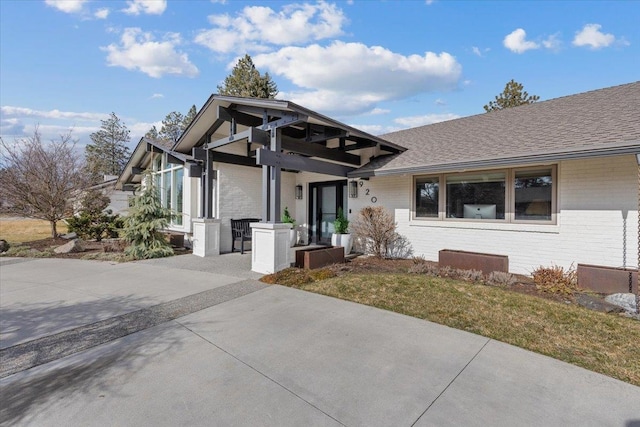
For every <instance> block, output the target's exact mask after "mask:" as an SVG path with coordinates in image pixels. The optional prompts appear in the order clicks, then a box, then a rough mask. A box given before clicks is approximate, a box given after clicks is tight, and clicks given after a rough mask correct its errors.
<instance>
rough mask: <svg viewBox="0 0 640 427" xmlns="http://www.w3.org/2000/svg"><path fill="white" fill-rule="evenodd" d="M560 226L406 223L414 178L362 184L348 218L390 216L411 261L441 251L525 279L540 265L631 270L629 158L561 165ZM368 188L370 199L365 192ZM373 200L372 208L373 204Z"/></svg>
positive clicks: (633, 220)
mask: <svg viewBox="0 0 640 427" xmlns="http://www.w3.org/2000/svg"><path fill="white" fill-rule="evenodd" d="M557 181H558V206H559V214H558V221H557V225H542V224H540V225H538V224H526V225H524V224H522V225H519V224H496V223H472V222H465V223H454V222H451V221H424V220H423V221H411V220H410V209H411V204H412V197H413V189H412V185H413V184H412V177H411V176H393V177H373V178H371V179H370V180H368V181H363V182H364V184H363V186H362V187H359V194H358V198H357V199H350V200H349V203H350V204H349V207H350V208H351V211H352V212H351V214H350V217H351V219H353V218H354V217H355V215H357V212H358V210H359V209H361V208H362V207H364V206H367V205H382V206H385V207H386V208H387V209H389V211H390V212H392V213H393V214H394V217H395V220H396V222H397V224H398V232H399V233H400V234H402V235H404V236H406V237H407V238H408V239H409V240H410V241H411V243H412V245H413V249H414V254H416V255H423V256H424V257H425V258H427V259H430V260H437V259H438V251H439V250H440V249H457V250H467V251H475V252H486V253H495V254H502V255H508V256H509V265H510V269H511V271H512V272H515V273H524V274H529V273H530V272H531V271H532V270H533V269H535V268H536V267H537V266H540V265H544V266H550V265H553V264H556V265H561V266H564V267H569V266H570V265H571V264H577V263H588V264H600V265H608V266H613V267H621V266H623V265H626V266H636V265H637V256H638V255H637V254H638V252H637V251H638V246H637V245H638V241H637V239H638V210H637V209H638V208H637V203H638V169H637V165H636V161H635V158H634V157H633V156H618V157H607V158H599V159H588V160H572V161H565V162H562V163H561V164H560V165H559V167H558V178H557ZM367 189H369V195H366V194H365V193H366V190H367ZM371 197H376V198H377V203H375V204H374V203H372V202H371Z"/></svg>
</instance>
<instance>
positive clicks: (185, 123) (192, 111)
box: [182, 105, 198, 132]
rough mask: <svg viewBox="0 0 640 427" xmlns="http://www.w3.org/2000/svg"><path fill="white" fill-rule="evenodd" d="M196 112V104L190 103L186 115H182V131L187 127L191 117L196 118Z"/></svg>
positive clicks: (191, 119)
mask: <svg viewBox="0 0 640 427" xmlns="http://www.w3.org/2000/svg"><path fill="white" fill-rule="evenodd" d="M197 114H198V110H197V109H196V106H195V105H192V106H191V108H189V112H188V113H187V115H186V116H184V120H182V132H184V131H185V130H186V129H187V128H188V127H189V125H190V124H191V122H192V121H193V119H195V118H196V115H197Z"/></svg>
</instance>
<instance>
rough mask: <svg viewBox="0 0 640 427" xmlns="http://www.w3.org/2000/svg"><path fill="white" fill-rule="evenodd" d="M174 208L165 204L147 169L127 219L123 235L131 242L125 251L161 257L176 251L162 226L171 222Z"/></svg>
mask: <svg viewBox="0 0 640 427" xmlns="http://www.w3.org/2000/svg"><path fill="white" fill-rule="evenodd" d="M170 219H171V211H170V210H169V209H167V208H164V207H163V206H162V201H161V200H160V190H159V189H158V188H157V187H156V185H155V183H154V180H153V176H152V175H151V173H149V172H147V173H145V175H144V177H143V185H141V186H140V189H139V190H138V195H137V196H136V197H135V198H134V199H133V203H132V206H131V207H130V208H129V215H128V216H127V217H126V218H125V219H124V228H123V229H122V237H123V238H124V240H125V241H126V242H127V243H129V246H128V247H127V248H126V249H125V254H126V255H129V256H132V257H133V258H135V259H149V258H162V257H166V256H171V255H173V249H172V248H171V245H170V244H169V242H167V239H166V238H165V236H164V234H162V232H161V230H162V229H164V228H166V227H167V225H169V220H170Z"/></svg>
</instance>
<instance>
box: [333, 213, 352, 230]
mask: <svg viewBox="0 0 640 427" xmlns="http://www.w3.org/2000/svg"><path fill="white" fill-rule="evenodd" d="M333 229H334V233H336V234H347V230H348V229H349V220H348V219H347V217H346V216H344V212H343V211H342V208H338V215H337V216H336V219H335V220H334V221H333Z"/></svg>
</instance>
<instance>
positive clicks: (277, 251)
mask: <svg viewBox="0 0 640 427" xmlns="http://www.w3.org/2000/svg"><path fill="white" fill-rule="evenodd" d="M289 230H291V224H269V223H263V222H255V223H252V224H251V270H252V271H255V272H256V273H262V274H271V273H275V272H277V271H280V270H284V269H285V268H288V267H289V266H290V265H291V254H290V250H289V247H290V241H291V237H290V234H289Z"/></svg>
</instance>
